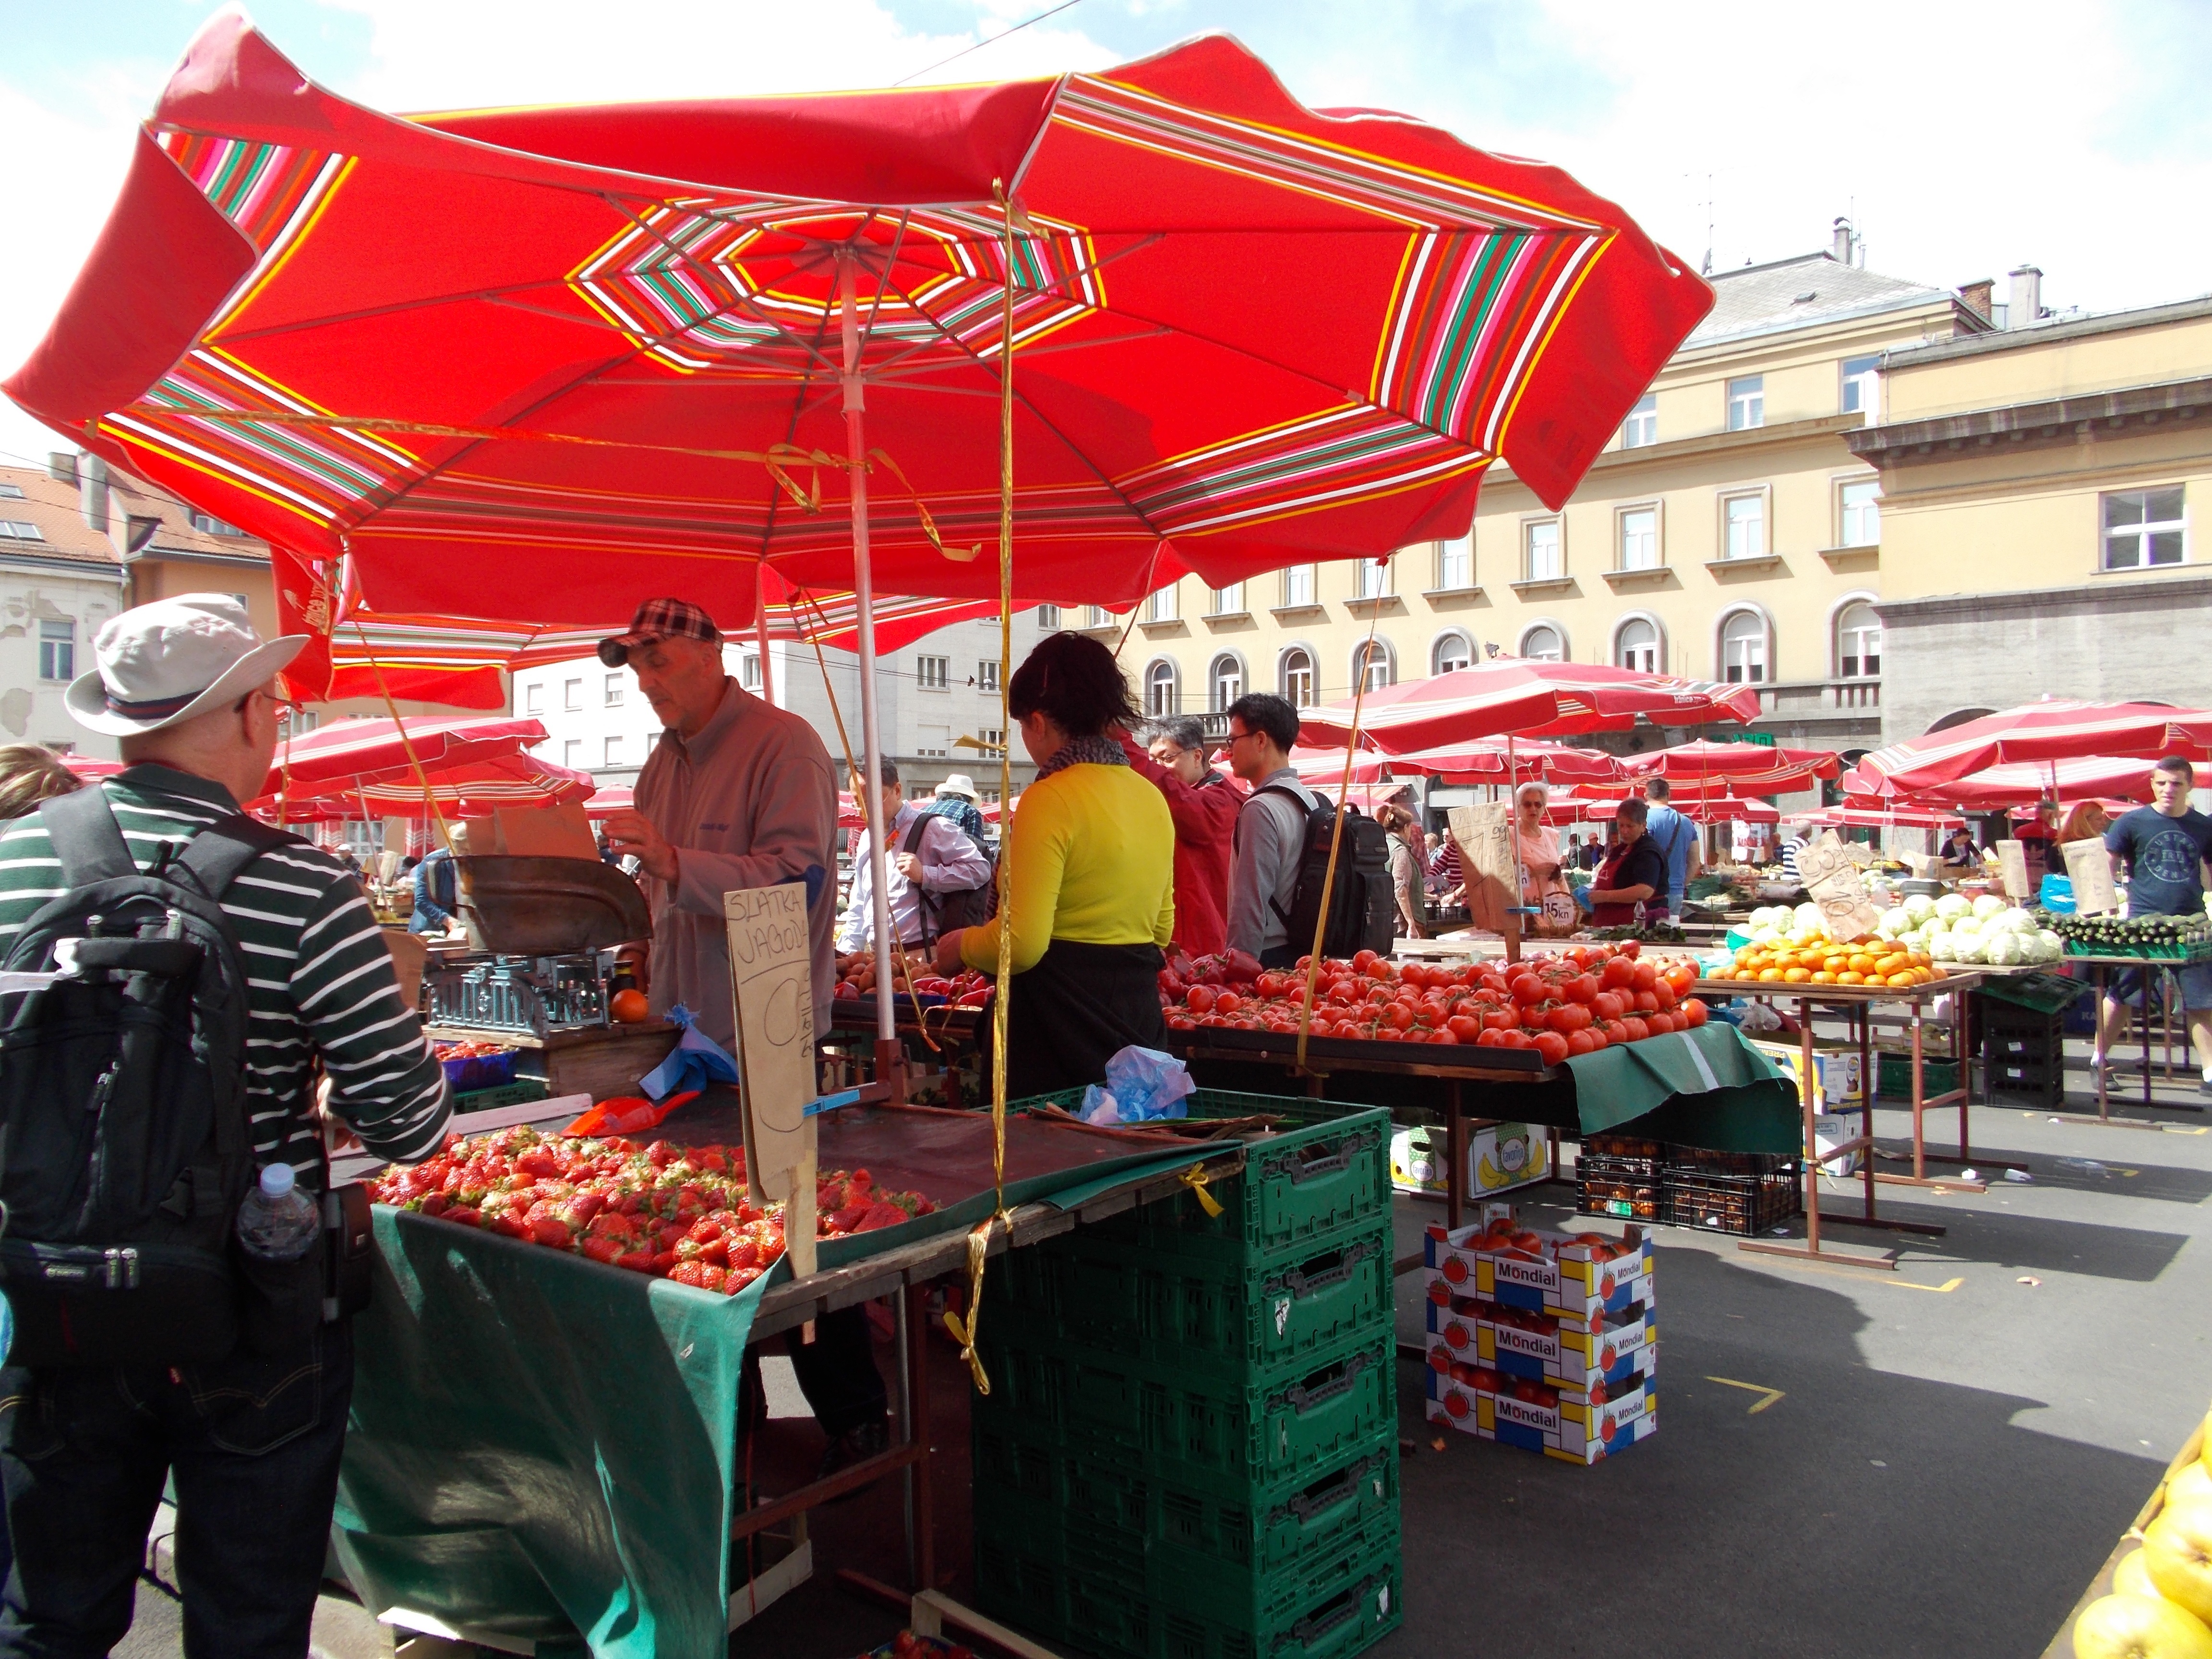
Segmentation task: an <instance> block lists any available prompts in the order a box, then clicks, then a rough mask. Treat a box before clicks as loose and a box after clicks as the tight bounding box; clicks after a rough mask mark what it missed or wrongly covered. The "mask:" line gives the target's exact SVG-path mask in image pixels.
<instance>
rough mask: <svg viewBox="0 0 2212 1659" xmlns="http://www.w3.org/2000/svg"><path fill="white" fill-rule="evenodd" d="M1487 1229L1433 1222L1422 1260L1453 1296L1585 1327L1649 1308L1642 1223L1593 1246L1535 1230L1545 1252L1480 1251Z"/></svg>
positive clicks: (1647, 1247)
mask: <svg viewBox="0 0 2212 1659" xmlns="http://www.w3.org/2000/svg"><path fill="white" fill-rule="evenodd" d="M1482 1231H1483V1230H1482V1228H1481V1227H1480V1226H1478V1225H1468V1226H1465V1227H1462V1228H1461V1229H1460V1230H1459V1231H1457V1232H1447V1231H1444V1230H1443V1228H1441V1227H1431V1228H1430V1229H1429V1231H1428V1232H1427V1234H1426V1236H1425V1237H1424V1238H1423V1239H1422V1241H1421V1248H1422V1252H1423V1256H1424V1259H1425V1261H1426V1262H1427V1264H1428V1266H1429V1267H1431V1269H1433V1270H1434V1271H1435V1272H1436V1273H1437V1274H1439V1275H1441V1276H1442V1277H1443V1281H1444V1283H1445V1284H1446V1285H1449V1286H1450V1287H1451V1292H1452V1294H1453V1295H1455V1296H1473V1297H1480V1298H1482V1299H1483V1300H1484V1301H1486V1302H1502V1303H1504V1304H1505V1305H1506V1306H1507V1307H1509V1308H1528V1309H1532V1310H1534V1311H1535V1312H1537V1313H1541V1314H1548V1315H1550V1316H1552V1317H1553V1318H1554V1319H1571V1320H1576V1321H1578V1322H1582V1323H1584V1324H1587V1323H1588V1322H1589V1321H1590V1320H1591V1319H1593V1318H1595V1317H1596V1316H1599V1315H1601V1314H1607V1313H1620V1312H1625V1311H1626V1310H1628V1309H1630V1308H1632V1307H1638V1306H1642V1307H1645V1308H1648V1307H1650V1305H1651V1299H1652V1298H1651V1244H1650V1240H1648V1239H1646V1238H1645V1237H1644V1230H1643V1229H1642V1228H1640V1227H1631V1228H1629V1229H1628V1230H1627V1231H1626V1234H1625V1235H1624V1237H1622V1238H1620V1239H1619V1240H1617V1241H1616V1240H1610V1239H1608V1240H1607V1241H1605V1242H1603V1243H1595V1244H1588V1243H1583V1242H1582V1241H1581V1240H1580V1239H1578V1238H1577V1237H1574V1236H1573V1235H1571V1234H1567V1233H1547V1232H1536V1230H1535V1229H1534V1228H1531V1229H1528V1231H1532V1232H1536V1237H1538V1238H1539V1239H1540V1240H1541V1241H1542V1246H1543V1255H1542V1258H1541V1260H1538V1259H1535V1258H1534V1257H1532V1256H1530V1255H1526V1254H1524V1253H1522V1252H1521V1251H1519V1250H1511V1249H1475V1248H1474V1240H1475V1239H1477V1238H1478V1237H1481V1235H1482Z"/></svg>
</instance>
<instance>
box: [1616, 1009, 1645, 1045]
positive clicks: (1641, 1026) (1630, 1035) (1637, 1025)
mask: <svg viewBox="0 0 2212 1659" xmlns="http://www.w3.org/2000/svg"><path fill="white" fill-rule="evenodd" d="M1620 1024H1621V1027H1622V1029H1623V1030H1625V1031H1626V1033H1627V1036H1626V1037H1625V1038H1624V1039H1623V1041H1625V1042H1643V1041H1644V1038H1646V1037H1648V1036H1650V1035H1651V1024H1650V1021H1649V1020H1646V1019H1644V1018H1642V1017H1641V1016H1640V1015H1637V1014H1631V1015H1630V1016H1629V1017H1628V1018H1626V1019H1624V1020H1623V1021H1621V1022H1620Z"/></svg>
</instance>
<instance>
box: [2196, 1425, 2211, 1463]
mask: <svg viewBox="0 0 2212 1659" xmlns="http://www.w3.org/2000/svg"><path fill="white" fill-rule="evenodd" d="M2197 1433H2198V1435H2199V1436H2200V1437H2201V1438H2202V1440H2203V1447H2202V1449H2200V1450H2199V1451H2198V1452H2197V1462H2200V1463H2202V1464H2203V1466H2204V1467H2205V1468H2208V1469H2212V1412H2207V1413H2204V1426H2203V1428H2202V1429H2200V1430H2198V1431H2197Z"/></svg>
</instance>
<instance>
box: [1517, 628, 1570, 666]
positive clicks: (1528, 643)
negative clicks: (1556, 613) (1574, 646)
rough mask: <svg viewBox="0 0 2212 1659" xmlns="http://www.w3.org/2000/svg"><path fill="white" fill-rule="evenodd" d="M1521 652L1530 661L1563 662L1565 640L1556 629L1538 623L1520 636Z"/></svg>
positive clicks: (1564, 658) (1565, 652)
mask: <svg viewBox="0 0 2212 1659" xmlns="http://www.w3.org/2000/svg"><path fill="white" fill-rule="evenodd" d="M1521 654H1522V656H1523V657H1526V658H1528V659H1529V660H1530V661H1532V662H1565V660H1566V659H1567V642H1566V641H1565V639H1563V638H1561V637H1560V635H1559V629H1556V628H1552V627H1548V626H1541V625H1540V626H1538V627H1535V628H1532V629H1529V630H1528V632H1527V633H1525V634H1523V635H1522V636H1521Z"/></svg>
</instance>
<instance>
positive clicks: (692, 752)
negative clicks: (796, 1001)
mask: <svg viewBox="0 0 2212 1659" xmlns="http://www.w3.org/2000/svg"><path fill="white" fill-rule="evenodd" d="M722 684H723V691H722V703H721V707H720V708H717V709H716V710H715V711H714V716H713V718H711V719H710V720H708V722H707V724H706V725H705V726H702V727H700V729H699V731H698V732H697V734H696V736H693V737H691V738H681V737H678V735H677V734H676V733H675V732H673V731H667V732H662V733H661V734H660V741H659V743H657V744H654V745H653V753H652V754H651V755H650V756H648V757H647V759H646V763H645V766H644V768H643V769H642V770H641V771H640V772H639V773H638V775H637V786H636V793H635V799H636V804H637V810H638V811H639V812H640V813H641V815H642V816H643V817H645V819H646V820H647V822H648V823H651V824H652V825H653V828H654V829H658V830H659V831H660V833H661V834H662V835H664V836H666V837H667V838H668V840H669V842H670V843H671V845H672V846H674V847H675V848H676V858H677V878H676V880H675V881H674V882H673V883H669V882H661V881H655V880H653V878H651V877H647V878H645V887H646V894H647V898H648V900H649V901H650V902H651V904H652V908H653V969H652V971H653V991H652V1006H653V1013H654V1014H656V1015H659V1014H664V1013H665V1012H667V1011H668V1010H669V1009H670V1008H671V1007H672V1006H675V1005H676V1004H677V1003H679V1002H680V1003H682V1004H684V1006H686V1007H688V1008H689V1009H690V1011H691V1012H693V1013H694V1014H696V1015H697V1016H698V1017H699V1030H701V1031H702V1033H704V1034H705V1035H706V1036H710V1037H712V1038H714V1041H715V1042H719V1043H720V1044H721V1045H722V1046H723V1047H724V1048H728V1049H731V1050H732V1053H734V1052H735V1047H736V1041H737V1030H738V1024H737V1007H736V1004H735V1003H734V1002H733V1000H732V990H731V986H730V943H729V935H728V933H726V931H725V930H724V926H723V921H722V895H723V894H724V893H725V892H726V891H733V890H736V889H738V888H740V887H766V886H769V885H771V884H775V883H776V882H780V881H790V880H793V879H795V878H803V877H804V876H805V873H806V871H807V869H808V867H809V866H812V867H814V868H816V869H818V870H820V871H821V872H823V873H822V876H821V878H820V879H821V882H822V884H823V890H822V893H821V896H819V897H817V899H816V900H815V901H814V903H813V904H812V906H811V908H809V910H808V912H807V922H808V930H809V933H810V934H811V941H812V945H813V959H814V1026H815V1030H817V1031H819V1030H823V1027H824V1024H825V1023H826V1022H827V1021H828V1019H829V994H830V992H831V991H832V990H833V989H834V988H835V987H836V971H837V960H836V952H835V951H834V950H833V949H832V948H831V944H830V932H831V928H832V926H833V924H834V923H835V921H836V908H837V853H836V836H837V777H836V773H835V772H833V771H831V770H830V768H829V750H826V749H824V748H823V746H822V739H821V738H819V737H818V736H817V735H816V733H815V731H814V728H813V727H812V726H809V725H808V724H807V723H806V722H805V720H802V719H800V718H799V716H798V715H796V714H791V713H789V712H788V711H787V710H785V709H781V708H775V707H774V706H772V705H771V704H769V703H766V702H762V701H761V700H760V699H759V698H758V697H757V696H753V695H752V693H750V691H747V690H745V689H744V687H743V686H741V685H739V684H738V683H737V682H736V681H735V680H733V679H725V680H724V681H723V682H722Z"/></svg>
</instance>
